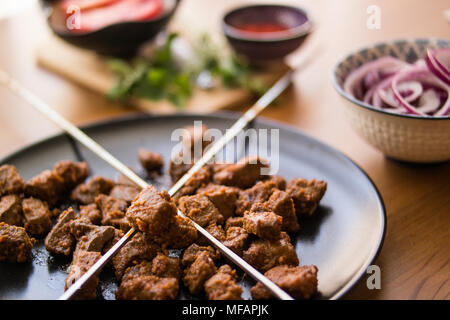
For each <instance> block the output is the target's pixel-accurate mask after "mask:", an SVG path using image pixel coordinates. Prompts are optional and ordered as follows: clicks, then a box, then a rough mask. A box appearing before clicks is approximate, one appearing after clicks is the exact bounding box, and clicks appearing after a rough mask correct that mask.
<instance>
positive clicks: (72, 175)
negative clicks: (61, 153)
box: [53, 160, 89, 190]
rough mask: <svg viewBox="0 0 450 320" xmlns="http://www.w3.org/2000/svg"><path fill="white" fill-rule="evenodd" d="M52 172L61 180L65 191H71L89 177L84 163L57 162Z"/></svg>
mask: <svg viewBox="0 0 450 320" xmlns="http://www.w3.org/2000/svg"><path fill="white" fill-rule="evenodd" d="M53 171H54V172H55V173H56V174H57V175H58V176H60V177H61V178H62V180H63V185H64V189H65V190H72V189H73V188H74V187H75V186H77V185H79V184H80V183H83V182H84V180H86V178H87V177H88V176H89V168H88V166H87V163H86V162H73V161H70V160H65V161H59V162H57V163H56V164H55V165H54V166H53Z"/></svg>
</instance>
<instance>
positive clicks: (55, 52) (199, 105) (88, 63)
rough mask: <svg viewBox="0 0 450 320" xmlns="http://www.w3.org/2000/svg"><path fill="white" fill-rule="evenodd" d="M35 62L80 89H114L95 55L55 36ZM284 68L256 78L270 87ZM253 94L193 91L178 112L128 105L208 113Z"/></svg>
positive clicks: (164, 104) (139, 102) (166, 105)
mask: <svg viewBox="0 0 450 320" xmlns="http://www.w3.org/2000/svg"><path fill="white" fill-rule="evenodd" d="M36 58H37V62H38V64H39V65H40V66H42V67H43V68H46V69H48V70H50V71H52V72H54V73H56V74H58V75H61V76H62V77H64V78H67V79H68V80H70V81H73V82H75V83H77V84H79V85H81V86H83V87H86V88H88V89H90V90H93V91H95V92H98V93H99V94H102V95H106V93H107V92H108V90H109V89H110V88H111V87H112V86H113V83H114V75H113V74H112V73H111V72H110V71H109V70H108V68H107V67H106V64H105V60H104V58H102V57H101V56H99V55H97V54H96V53H94V52H91V51H88V50H84V49H80V48H78V47H75V46H73V45H71V44H68V43H66V42H64V41H63V40H61V39H59V38H57V37H56V36H53V35H52V36H50V37H49V38H48V39H46V40H45V41H43V42H42V43H40V45H39V46H38V47H37V50H36ZM286 70H287V67H284V66H282V67H280V66H278V67H276V68H275V69H273V68H272V69H271V70H270V71H266V72H265V73H259V74H258V77H260V78H261V79H262V80H264V81H265V82H266V83H267V84H268V85H269V84H271V83H273V82H274V81H275V80H276V79H277V78H278V77H279V76H280V75H281V74H282V72H284V71H286ZM252 98H254V97H252V94H251V93H249V92H248V91H246V90H242V89H239V88H237V89H230V88H225V87H217V88H213V89H210V90H204V89H200V88H196V89H195V91H194V94H193V96H192V97H191V99H190V100H189V102H188V104H187V106H185V107H183V109H180V108H177V107H176V106H174V105H173V104H171V103H170V102H168V101H164V100H159V101H152V100H144V99H134V100H132V101H131V104H132V105H133V106H135V107H137V108H138V109H141V110H145V111H150V112H154V113H173V112H176V111H179V110H183V111H186V112H197V113H208V112H213V111H216V110H219V109H223V108H227V107H234V106H237V105H239V104H245V103H250V102H251V99H252Z"/></svg>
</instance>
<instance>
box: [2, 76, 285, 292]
mask: <svg viewBox="0 0 450 320" xmlns="http://www.w3.org/2000/svg"><path fill="white" fill-rule="evenodd" d="M292 73H293V70H289V71H288V72H287V73H286V74H285V75H284V76H283V77H282V78H281V79H280V80H278V81H277V82H276V83H275V84H274V85H273V86H272V87H271V88H270V89H269V90H268V91H267V92H266V93H265V94H264V95H263V96H262V97H261V98H260V99H259V100H258V101H257V102H256V103H255V104H254V105H253V106H252V107H251V108H250V109H249V110H248V111H247V112H246V113H245V114H244V115H243V116H242V117H241V118H239V119H238V120H237V121H236V122H235V123H234V124H233V126H232V127H231V128H230V129H229V130H228V131H227V133H226V134H225V135H224V136H223V137H222V138H220V139H219V140H218V141H217V142H215V143H214V144H213V146H212V147H211V148H210V149H209V150H208V151H207V152H205V154H204V155H203V157H202V158H201V159H200V160H199V161H197V162H196V163H195V164H194V166H193V167H192V168H191V169H190V170H189V171H188V172H187V173H186V174H185V175H184V176H183V177H182V178H181V179H180V180H178V181H177V183H175V184H174V185H173V186H172V188H171V189H170V190H169V194H170V195H171V196H173V195H174V194H175V193H176V192H177V191H178V190H179V189H180V188H181V187H182V186H183V185H184V184H185V182H186V181H187V180H188V179H189V178H190V177H191V176H192V175H193V174H194V173H195V172H197V171H198V170H199V169H200V168H201V167H203V165H205V164H206V163H207V162H208V161H209V160H210V159H212V157H214V155H215V154H217V152H219V151H220V150H222V148H223V147H224V146H225V145H226V144H227V143H228V142H229V141H230V140H231V139H233V138H234V137H235V136H236V135H237V134H238V133H239V132H240V131H241V130H243V129H244V128H245V126H246V125H247V124H248V123H249V122H250V121H252V120H253V119H254V118H255V117H256V115H257V114H258V113H259V112H261V111H262V110H263V109H264V108H265V107H267V106H268V105H269V104H270V103H271V102H272V101H273V100H274V99H275V98H276V97H277V96H278V95H279V94H280V93H281V92H283V91H284V89H286V88H287V87H288V85H289V84H290V82H291V77H292ZM0 83H2V84H3V85H5V86H6V87H7V88H8V89H10V90H11V91H12V92H13V93H15V94H16V95H17V96H19V97H20V98H22V99H24V100H25V101H27V102H28V103H29V104H30V105H31V106H33V107H34V108H35V109H36V110H38V111H39V112H41V113H42V114H43V115H44V116H46V117H47V118H48V119H50V120H51V121H53V122H54V123H55V124H56V125H58V126H59V127H60V128H62V129H63V130H64V131H66V132H67V133H68V134H69V135H71V136H72V137H73V138H75V139H76V140H78V141H79V142H80V143H82V144H83V145H84V146H85V147H87V148H88V149H89V150H91V151H92V152H93V153H95V154H96V155H97V156H99V157H100V158H101V159H103V160H104V161H106V162H107V163H109V164H110V165H111V166H112V167H113V168H115V169H116V170H118V171H119V172H121V173H122V174H124V175H125V176H126V177H127V178H129V179H130V180H131V181H133V182H134V183H135V184H136V185H138V186H139V187H141V188H146V187H148V186H149V185H148V183H147V182H146V181H144V180H143V179H142V178H140V177H139V176H138V175H137V174H136V173H134V172H133V171H132V170H130V169H129V168H128V167H127V166H126V165H124V164H123V163H122V162H120V161H119V160H118V159H117V158H115V157H114V156H113V155H111V154H110V153H109V152H108V151H107V150H105V149H104V148H103V147H102V146H101V145H99V144H98V143H97V142H95V141H94V140H93V139H92V138H90V137H89V136H88V135H86V134H85V133H84V132H82V131H81V130H80V129H78V128H77V127H76V126H74V125H73V124H72V123H70V122H69V121H68V120H66V119H65V118H64V117H62V116H61V115H60V114H59V113H57V112H56V111H55V110H53V109H52V108H50V107H49V106H48V105H47V104H46V103H45V102H44V101H42V100H41V99H40V98H38V97H37V96H36V95H34V94H33V93H32V92H30V91H28V90H27V89H25V88H24V87H22V86H21V85H20V84H19V83H18V82H17V81H15V80H14V79H12V78H11V77H10V76H9V75H8V74H7V73H5V72H4V71H2V70H0ZM178 215H180V216H182V217H186V216H185V215H184V214H183V213H182V212H181V211H180V210H178ZM191 221H192V222H193V224H194V226H195V228H196V229H197V231H198V232H200V233H201V234H202V235H203V236H204V237H205V238H206V239H208V241H209V242H210V243H211V244H212V245H214V246H215V247H216V248H217V249H219V250H220V251H221V253H222V254H223V255H225V256H226V257H227V258H229V259H230V260H231V261H232V262H233V263H235V264H236V265H237V266H239V267H240V268H241V269H242V270H244V272H246V273H247V274H249V275H250V276H251V277H252V278H254V279H255V280H256V281H259V282H261V283H262V284H263V285H264V286H265V287H267V289H269V290H270V291H271V293H272V294H274V295H275V296H276V297H277V298H279V299H282V300H293V298H292V297H291V296H290V295H289V294H287V293H286V292H284V291H283V290H282V289H280V288H279V287H278V286H277V285H276V284H275V283H273V282H272V281H270V280H269V279H268V278H266V277H265V276H264V275H263V274H261V273H260V272H259V271H258V270H256V269H255V268H253V267H252V266H251V265H250V264H248V263H247V262H246V261H245V260H243V259H242V258H241V257H240V256H238V255H237V254H236V253H234V252H233V251H232V250H230V249H229V248H227V247H226V246H224V245H223V244H222V243H221V242H220V241H219V240H217V239H216V238H214V237H213V236H212V235H211V234H210V233H209V232H207V231H206V230H205V229H204V228H202V227H201V226H200V225H198V224H197V223H195V222H194V221H193V220H191ZM135 232H136V230H135V229H133V228H132V229H130V230H129V231H128V232H127V233H126V234H125V235H124V236H123V237H122V238H121V239H120V240H119V241H118V242H117V243H116V244H115V245H114V246H113V247H112V248H111V249H109V250H108V251H107V252H106V253H105V254H104V255H103V256H102V257H101V258H100V259H99V260H98V261H97V262H96V263H95V264H94V265H93V266H92V267H91V268H90V269H89V270H88V271H87V272H86V273H85V274H84V275H83V276H82V277H80V279H78V280H77V281H76V282H75V283H74V284H73V285H72V286H70V288H69V289H68V290H67V291H66V292H65V293H64V294H63V295H62V296H61V297H60V298H59V300H68V299H70V298H71V297H72V296H73V295H74V294H75V293H76V292H77V291H78V290H79V289H80V288H81V287H82V286H83V284H84V283H86V281H88V280H89V279H90V278H91V277H92V276H93V275H95V274H97V273H98V272H99V271H100V270H101V268H102V267H103V266H105V265H106V263H107V262H108V261H109V260H110V259H111V258H112V257H113V256H114V255H115V254H116V253H117V252H118V251H119V249H120V248H121V247H122V246H123V245H125V243H127V241H128V240H129V239H131V237H132V236H133V235H134V234H135Z"/></svg>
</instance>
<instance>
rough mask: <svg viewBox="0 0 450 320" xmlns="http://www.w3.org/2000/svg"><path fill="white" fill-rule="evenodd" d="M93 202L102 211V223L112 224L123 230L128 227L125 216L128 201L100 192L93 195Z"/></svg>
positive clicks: (126, 229)
mask: <svg viewBox="0 0 450 320" xmlns="http://www.w3.org/2000/svg"><path fill="white" fill-rule="evenodd" d="M95 203H96V204H97V207H98V208H99V209H100V211H101V212H102V221H101V224H102V225H104V226H113V227H116V228H118V229H120V230H123V231H128V230H129V229H130V224H129V222H128V219H127V217H126V216H125V212H126V210H127V207H128V203H127V202H126V201H125V200H119V199H116V198H113V197H111V196H107V195H104V194H100V195H98V196H97V197H95Z"/></svg>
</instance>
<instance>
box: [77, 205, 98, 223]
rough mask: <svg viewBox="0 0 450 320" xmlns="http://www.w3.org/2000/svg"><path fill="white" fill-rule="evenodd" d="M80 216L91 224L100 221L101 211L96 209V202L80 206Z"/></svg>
mask: <svg viewBox="0 0 450 320" xmlns="http://www.w3.org/2000/svg"><path fill="white" fill-rule="evenodd" d="M80 218H83V219H85V220H88V221H90V222H91V223H93V224H100V223H101V222H102V212H101V211H100V210H99V209H98V207H97V204H96V203H91V204H88V205H85V206H80Z"/></svg>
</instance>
